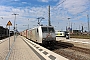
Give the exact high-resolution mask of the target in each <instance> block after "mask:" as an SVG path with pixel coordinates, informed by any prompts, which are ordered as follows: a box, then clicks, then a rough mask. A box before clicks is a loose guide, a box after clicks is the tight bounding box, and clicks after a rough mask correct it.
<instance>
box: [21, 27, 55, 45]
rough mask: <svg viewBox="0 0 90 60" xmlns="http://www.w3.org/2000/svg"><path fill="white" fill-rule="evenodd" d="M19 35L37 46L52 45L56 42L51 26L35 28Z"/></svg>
mask: <svg viewBox="0 0 90 60" xmlns="http://www.w3.org/2000/svg"><path fill="white" fill-rule="evenodd" d="M20 34H21V35H22V36H24V37H26V38H28V39H30V40H32V41H34V42H37V43H39V44H49V43H52V44H53V43H54V42H55V41H56V36H55V30H54V27H53V26H37V27H35V28H32V29H30V30H24V31H23V32H21V33H20Z"/></svg>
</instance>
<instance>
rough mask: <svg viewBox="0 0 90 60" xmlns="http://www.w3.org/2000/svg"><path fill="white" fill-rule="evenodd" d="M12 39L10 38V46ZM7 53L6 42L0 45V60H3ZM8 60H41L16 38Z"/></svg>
mask: <svg viewBox="0 0 90 60" xmlns="http://www.w3.org/2000/svg"><path fill="white" fill-rule="evenodd" d="M13 39H14V37H11V38H10V43H11V45H12V43H13V41H14V40H13ZM8 52H9V48H8V40H7V41H5V42H3V43H1V44H0V60H5V59H6V56H7V54H8ZM8 60H41V59H40V58H39V57H38V56H37V55H36V54H35V53H34V52H33V50H32V49H31V48H30V47H29V46H28V45H27V44H26V43H25V42H24V41H23V40H22V39H21V38H20V36H18V37H17V38H16V40H15V42H14V45H13V48H12V51H11V53H10V56H9V58H8Z"/></svg>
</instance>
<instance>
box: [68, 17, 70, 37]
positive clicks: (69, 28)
mask: <svg viewBox="0 0 90 60" xmlns="http://www.w3.org/2000/svg"><path fill="white" fill-rule="evenodd" d="M69 19H70V18H68V21H69V30H68V31H69V38H70V20H69Z"/></svg>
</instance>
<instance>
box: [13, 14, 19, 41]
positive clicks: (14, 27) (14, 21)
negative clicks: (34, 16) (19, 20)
mask: <svg viewBox="0 0 90 60" xmlns="http://www.w3.org/2000/svg"><path fill="white" fill-rule="evenodd" d="M12 15H15V19H14V41H15V20H16V15H19V14H15V13H14V14H12Z"/></svg>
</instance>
